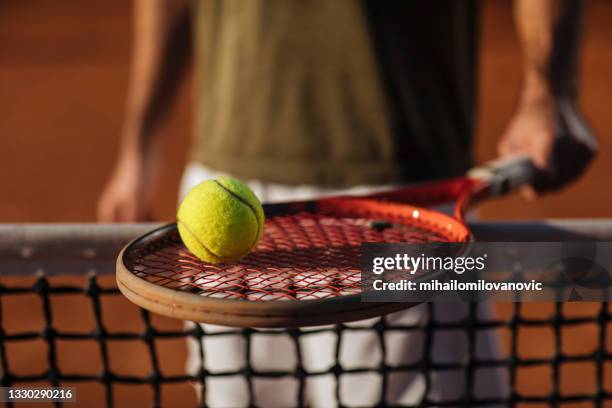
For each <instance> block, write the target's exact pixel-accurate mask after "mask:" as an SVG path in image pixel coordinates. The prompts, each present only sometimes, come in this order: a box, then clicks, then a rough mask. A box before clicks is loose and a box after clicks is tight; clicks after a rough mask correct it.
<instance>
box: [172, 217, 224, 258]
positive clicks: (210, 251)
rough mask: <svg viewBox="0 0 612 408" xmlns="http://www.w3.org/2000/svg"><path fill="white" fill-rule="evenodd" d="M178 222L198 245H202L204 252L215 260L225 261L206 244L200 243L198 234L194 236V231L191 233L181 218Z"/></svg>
mask: <svg viewBox="0 0 612 408" xmlns="http://www.w3.org/2000/svg"><path fill="white" fill-rule="evenodd" d="M176 220H177V221H178V223H179V224H181V225H182V226H183V228H185V230H186V231H187V232H188V233H189V235H191V237H192V238H193V239H194V240H195V242H197V243H198V245H200V246H201V247H202V249H203V250H204V251H206V252H208V253H209V254H210V255H212V256H213V257H214V258H217V259H221V260H222V259H223V257H222V256H221V255H217V254H216V253H215V252H213V251H212V250H211V249H210V248H208V246H206V244H204V243H203V242H202V241H200V239H199V238H198V236H197V235H196V234H194V233H193V231H191V229H190V228H189V227H188V226H187V224H186V223H184V222H183V221H182V220H181V219H180V218H177V219H176Z"/></svg>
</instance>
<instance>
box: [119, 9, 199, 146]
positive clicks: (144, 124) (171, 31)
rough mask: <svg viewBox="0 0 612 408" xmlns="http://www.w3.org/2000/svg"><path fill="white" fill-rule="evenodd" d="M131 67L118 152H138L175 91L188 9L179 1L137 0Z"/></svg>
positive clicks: (185, 39)
mask: <svg viewBox="0 0 612 408" xmlns="http://www.w3.org/2000/svg"><path fill="white" fill-rule="evenodd" d="M133 32H134V37H133V38H134V39H133V50H132V56H133V57H132V67H131V74H130V84H129V89H128V98H127V106H126V116H125V120H124V127H123V130H122V131H123V139H122V146H121V148H122V154H131V153H142V152H143V151H145V150H147V149H149V148H150V147H151V146H152V145H153V144H154V140H153V138H154V137H155V135H156V132H155V128H156V125H157V123H158V122H159V120H160V118H161V117H162V116H163V113H164V112H165V111H166V110H167V108H168V105H169V104H170V103H171V101H172V99H173V98H172V97H173V96H174V94H175V93H176V89H177V87H178V83H179V79H180V77H181V76H182V75H181V74H182V71H183V69H184V67H185V65H186V61H187V59H188V58H187V57H188V53H189V27H188V9H187V4H186V2H183V1H178V0H135V2H134V27H133Z"/></svg>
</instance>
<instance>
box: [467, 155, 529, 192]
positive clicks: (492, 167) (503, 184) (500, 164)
mask: <svg viewBox="0 0 612 408" xmlns="http://www.w3.org/2000/svg"><path fill="white" fill-rule="evenodd" d="M467 175H468V177H469V178H474V179H478V180H481V181H484V182H486V183H489V184H490V185H491V187H490V191H489V194H490V195H491V196H500V195H504V194H507V193H509V192H511V191H514V190H516V189H517V188H519V187H522V186H525V185H528V184H532V183H533V182H534V181H535V178H536V175H537V169H536V167H535V166H534V164H533V162H532V161H531V159H530V158H529V157H527V156H514V157H505V158H501V159H496V160H493V161H490V162H488V163H486V164H483V165H481V166H478V167H475V168H473V169H472V170H470V171H469V172H468V174H467Z"/></svg>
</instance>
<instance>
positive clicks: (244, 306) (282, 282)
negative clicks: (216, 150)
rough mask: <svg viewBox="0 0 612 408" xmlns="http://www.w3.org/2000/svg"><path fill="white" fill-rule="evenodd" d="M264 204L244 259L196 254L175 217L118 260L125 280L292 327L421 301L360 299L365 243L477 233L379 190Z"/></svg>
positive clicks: (203, 312)
mask: <svg viewBox="0 0 612 408" xmlns="http://www.w3.org/2000/svg"><path fill="white" fill-rule="evenodd" d="M405 198H406V197H405ZM264 210H265V212H266V227H265V229H264V236H263V238H262V240H261V241H260V243H259V244H258V246H257V248H256V250H255V251H253V252H252V253H251V254H249V255H248V256H247V257H246V258H244V259H243V260H241V261H239V262H236V263H231V264H225V265H223V264H221V265H213V264H209V263H206V262H203V261H201V260H199V259H197V258H195V257H194V256H193V255H192V254H191V253H190V252H189V251H188V250H187V249H186V248H185V247H184V245H183V244H182V242H181V239H180V236H179V234H178V231H177V229H176V225H175V224H170V225H167V226H164V227H161V228H159V229H156V230H154V231H151V232H150V233H148V234H146V235H144V236H142V237H140V238H138V239H136V240H134V241H132V242H131V243H130V244H128V245H127V246H126V247H125V248H124V249H123V251H122V252H121V254H120V255H119V257H118V260H117V282H118V286H119V289H120V290H121V292H122V293H123V294H124V295H125V296H126V297H127V298H128V299H130V300H131V301H132V302H134V303H136V304H137V305H139V306H141V307H143V308H145V309H147V310H150V311H153V312H156V313H159V314H162V315H165V316H169V317H173V318H178V319H182V320H192V321H196V322H201V323H212V324H222V325H227V326H237V327H284V328H286V327H304V326H315V325H324V324H331V323H340V322H348V321H354V320H361V319H366V318H370V317H375V316H381V315H384V314H387V313H391V312H394V311H398V310H401V309H405V308H409V307H411V306H413V305H415V304H417V303H398V302H388V303H379V302H361V286H360V256H359V254H360V246H361V244H362V243H365V242H390V243H392V242H413V243H422V242H464V243H467V242H468V241H469V240H470V234H469V230H468V228H467V227H466V225H465V224H464V223H463V222H462V220H459V219H456V218H454V217H452V216H450V215H446V214H444V213H439V212H436V211H433V210H430V209H426V208H422V207H416V206H412V205H408V204H404V203H397V202H388V201H383V200H382V199H381V198H380V197H377V198H376V199H374V198H350V197H340V198H329V199H321V200H317V201H309V202H299V203H287V204H273V205H267V206H264ZM415 279H419V277H418V276H417V277H415Z"/></svg>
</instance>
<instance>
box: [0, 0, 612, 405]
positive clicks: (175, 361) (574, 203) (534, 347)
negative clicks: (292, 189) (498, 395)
mask: <svg viewBox="0 0 612 408" xmlns="http://www.w3.org/2000/svg"><path fill="white" fill-rule="evenodd" d="M482 3H483V6H484V7H483V13H482V19H481V20H482V24H481V54H480V55H481V56H480V81H479V86H480V88H479V95H480V97H479V113H478V130H477V146H476V156H477V158H478V159H479V160H485V159H489V158H492V157H493V156H494V154H495V145H496V141H497V138H498V137H499V136H500V135H501V132H502V130H503V129H504V126H505V125H506V122H507V120H508V119H509V117H510V114H511V112H512V110H513V107H514V103H515V100H516V96H517V89H518V84H519V81H520V67H521V59H520V54H519V48H518V44H517V39H516V35H515V30H514V26H513V20H512V13H511V2H510V1H501V0H484V1H483V2H482ZM130 26H131V2H130V1H126V0H104V1H97V0H88V1H78V0H63V1H44V0H3V1H2V2H0V137H1V144H0V169H2V171H0V222H73V221H78V222H90V221H94V214H95V204H96V199H97V197H98V195H99V193H100V191H101V189H102V186H103V184H104V182H105V180H106V178H107V177H108V175H109V172H110V171H111V168H112V164H113V161H114V158H115V153H116V151H117V144H118V140H119V132H120V127H121V123H122V115H123V107H124V98H125V94H126V86H127V83H128V68H129V55H130ZM611 39H612V2H609V1H606V0H598V1H596V0H592V1H590V2H589V7H588V12H587V18H586V25H585V32H584V41H583V52H582V57H581V73H582V76H581V78H582V80H581V97H580V105H581V107H582V109H583V111H584V113H585V115H586V117H587V118H588V120H589V121H590V123H591V124H592V126H593V128H594V129H595V131H596V133H597V135H598V136H599V139H600V142H601V150H600V154H599V157H598V159H597V160H596V162H595V163H594V165H593V166H592V167H591V168H590V169H589V170H588V173H587V174H586V175H585V177H584V178H583V179H582V180H580V181H579V182H578V183H576V184H575V185H572V186H571V187H570V188H568V189H567V190H565V191H564V192H563V193H561V194H559V195H555V196H549V197H546V198H543V199H541V200H538V201H537V202H533V203H527V202H524V201H522V200H521V199H519V198H509V199H505V200H503V201H501V202H499V201H498V202H494V203H491V204H487V205H486V206H485V207H484V208H483V210H482V211H481V216H482V218H484V219H543V218H559V217H588V218H594V217H612V188H610V178H611V176H612V110H611V106H612V103H611V102H612V100H611V96H612V75H611V74H612V41H611ZM189 82H190V81H189V80H188V81H186V82H185V83H184V84H183V86H182V91H181V93H180V95H179V98H178V103H177V104H176V106H175V107H174V108H173V109H172V111H171V112H168V120H167V122H166V124H165V125H164V127H163V129H162V131H163V132H168V133H169V134H171V137H170V138H168V139H167V140H168V143H167V146H166V148H165V149H163V152H164V155H165V156H166V160H165V174H166V177H165V178H164V180H163V183H162V184H161V185H160V186H159V190H158V191H157V198H158V199H157V201H156V214H155V215H156V217H157V218H158V219H159V220H168V221H169V220H172V219H173V216H174V208H175V200H176V192H177V185H178V181H179V177H180V173H181V170H182V167H183V165H184V159H185V152H186V147H187V143H188V139H189V134H190V131H191V112H190V108H191V95H190V83H189ZM109 282H110V281H109ZM32 304H33V305H34V306H37V307H38V309H39V308H40V305H38V304H36V299H30V300H29V301H28V300H24V299H15V300H14V302H12V304H4V305H3V309H4V319H5V324H6V325H10V324H14V325H16V326H19V327H21V328H24V327H26V328H28V327H29V328H36V327H40V324H41V322H42V316H41V311H40V310H38V309H37V308H36V307H32V306H26V305H32ZM53 306H54V312H55V313H56V316H61V318H58V323H57V324H58V325H62V324H63V325H65V326H62V327H64V328H65V327H68V328H71V329H79V328H90V327H91V324H92V316H91V311H90V310H89V307H85V308H83V307H80V306H79V304H78V302H75V300H74V299H73V298H66V299H61V297H60V299H58V300H57V302H54V305H53ZM8 310H20V314H19V316H15V315H11V314H10V313H8V312H7V311H8ZM498 310H499V312H500V313H507V312H508V311H509V310H510V308H509V307H506V306H500V307H498ZM529 310H530V312H529V313H531V314H533V315H546V314H547V313H551V310H552V306H550V305H541V306H539V307H530V308H529ZM594 310H596V305H588V304H587V305H582V306H580V307H572V308H568V313H571V314H580V313H584V312H591V313H593V311H594ZM104 313H105V316H106V317H107V321H108V322H109V329H113V330H124V331H130V330H138V329H140V328H142V325H139V324H138V322H139V319H140V318H139V315H138V311H137V310H136V308H134V307H130V306H129V305H128V304H127V302H126V301H124V300H123V299H121V298H119V297H116V299H114V300H112V301H108V302H107V303H106V304H104ZM157 320H159V322H160V324H161V325H162V326H164V327H180V325H179V323H178V322H173V321H169V320H166V319H157ZM538 330H540V332H537V333H527V334H525V335H526V336H530V337H526V338H525V339H531V340H530V341H524V342H523V344H522V346H521V347H522V349H521V350H522V353H526V354H525V356H543V357H550V356H551V354H552V352H553V350H554V345H553V342H552V339H553V337H552V331H551V330H542V329H538ZM576 330H578V332H575V333H569V334H568V335H567V338H566V339H565V340H564V342H563V347H564V348H569V349H573V350H578V351H580V350H583V351H584V349H587V350H588V348H589V347H591V346H592V344H591V345H590V344H586V343H587V342H586V341H585V340H584V339H586V338H588V336H589V335H592V334H593V333H594V330H596V327H595V326H594V325H593V327H578V329H576ZM591 337H592V336H591ZM118 343H120V342H118ZM160 343H163V341H160ZM166 343H168V341H167V342H166ZM170 343H171V342H170ZM175 343H176V344H165V345H164V346H168V345H170V347H165V349H166V350H167V349H170V350H175V352H174V354H173V355H171V356H170V361H171V363H170V365H171V370H173V371H174V372H180V371H181V370H182V367H183V362H184V347H183V343H182V341H175ZM61 347H65V348H66V349H65V350H68V348H70V351H71V352H72V353H74V352H76V351H78V353H79V354H80V356H81V358H79V359H78V360H77V361H75V360H72V361H69V360H66V361H61V360H60V363H61V364H63V365H64V367H67V368H68V370H69V371H70V370H73V369H74V370H87V371H91V372H93V373H95V372H96V370H97V368H96V367H97V364H98V361H99V360H98V357H92V358H88V356H97V355H98V351H97V348H96V344H95V342H94V341H93V340H92V342H91V344H85V345H74V344H66V345H62V346H61ZM79 347H80V348H79ZM112 347H123V349H122V350H123V351H125V350H128V351H129V352H128V353H125V356H124V358H122V359H121V360H120V361H116V364H117V366H116V367H115V368H117V369H122V370H124V372H128V373H132V374H142V373H146V372H147V370H148V360H147V354H146V350H144V348H143V347H140V346H138V347H137V346H133V345H121V344H119V345H117V344H113V345H112V346H111V348H112ZM160 347H161V346H160ZM9 351H10V352H12V353H14V354H13V356H19V358H16V357H12V360H13V361H14V364H13V367H14V368H15V369H16V370H18V369H21V370H22V371H23V372H28V370H29V371H38V370H40V368H41V367H40V364H41V362H44V361H46V360H45V354H44V353H45V349H44V344H42V342H41V344H39V345H35V344H24V345H22V346H19V347H17V346H15V347H14V348H13V349H10V350H9ZM59 351H60V352H61V348H60V350H59ZM111 351H112V350H111ZM72 355H74V354H72ZM568 370H569V371H567V373H565V374H563V372H562V374H561V377H562V378H561V387H562V389H564V390H567V391H568V392H571V390H572V389H574V388H576V387H587V391H589V387H591V386H590V385H589V384H593V383H594V377H593V373H592V371H593V368H592V366H591V365H584V364H583V365H581V364H576V365H575V367H570V368H569V369H568ZM607 371H609V372H608V374H612V370H607ZM564 375H565V376H564ZM548 379H550V373H549V372H547V371H544V372H542V371H541V370H540V371H538V368H537V367H536V368H533V369H527V370H526V372H525V373H523V374H519V378H518V383H519V385H520V386H521V387H522V389H523V390H532V391H538V390H540V391H542V392H546V391H547V387H549V385H547V384H548V383H547V381H548ZM606 382H607V383H612V381H611V379H610V378H607V380H606ZM79 390H80V391H79V402H80V404H79V405H82V406H97V405H98V404H96V403H95V401H98V403H99V401H101V398H102V397H103V394H102V387H99V386H96V385H79ZM186 391H188V387H186V386H185V385H182V386H176V387H170V388H169V389H168V392H167V393H166V394H165V395H164V401H165V404H164V406H170V405H172V406H180V405H184V404H190V405H193V404H194V403H195V396H194V394H193V393H191V392H186ZM147 395H148V388H147V387H146V386H130V385H123V386H118V387H117V401H118V402H119V406H130V405H133V403H134V402H135V401H142V400H141V399H140V398H145V400H146V398H147ZM568 406H569V405H568ZM574 406H589V405H579V404H577V405H574Z"/></svg>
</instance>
